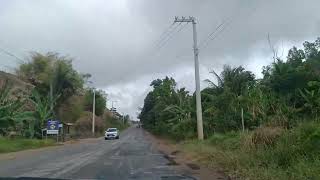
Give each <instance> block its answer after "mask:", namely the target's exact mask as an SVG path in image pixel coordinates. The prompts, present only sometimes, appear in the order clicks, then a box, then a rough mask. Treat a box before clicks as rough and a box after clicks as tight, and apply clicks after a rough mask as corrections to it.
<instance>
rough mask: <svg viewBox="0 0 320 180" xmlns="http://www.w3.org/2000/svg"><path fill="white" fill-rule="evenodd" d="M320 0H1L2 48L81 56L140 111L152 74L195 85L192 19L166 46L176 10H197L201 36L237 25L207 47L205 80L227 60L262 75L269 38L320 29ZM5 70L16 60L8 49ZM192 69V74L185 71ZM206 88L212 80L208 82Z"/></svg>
mask: <svg viewBox="0 0 320 180" xmlns="http://www.w3.org/2000/svg"><path fill="white" fill-rule="evenodd" d="M319 6H320V1H318V0H309V1H300V0H281V1H279V0H268V1H265V0H256V1H253V0H243V1H242V0H241V1H240V0H230V1H219V0H201V1H196V0H175V1H172V0H161V1H155V0H136V1H132V0H109V1H98V0H92V1H81V3H80V2H79V1H76V0H69V1H62V0H57V1H37V0H31V1H18V0H10V1H9V0H3V1H1V2H0V24H1V28H0V34H1V37H2V38H1V39H0V47H2V48H5V49H7V50H9V51H11V52H13V53H15V54H17V55H18V56H21V57H23V56H27V55H28V52H29V51H40V52H47V51H56V52H59V53H62V54H64V55H70V56H71V57H73V58H74V66H75V67H76V68H77V69H78V70H79V71H81V72H84V73H91V74H92V75H93V79H92V80H93V81H94V82H95V84H96V86H98V87H101V88H104V89H106V90H109V91H112V92H108V93H109V94H113V95H111V96H114V98H117V99H121V102H119V106H123V107H124V109H123V111H127V112H130V113H131V114H132V115H133V116H134V111H136V109H137V106H141V103H142V99H143V96H144V95H145V93H146V92H147V91H146V90H147V89H148V84H149V83H150V81H151V80H152V78H157V77H159V76H164V75H166V74H169V75H173V76H174V77H176V78H178V79H179V80H178V83H179V85H181V86H187V87H188V88H189V89H190V90H192V89H193V84H194V83H193V77H192V75H193V56H192V36H191V35H192V31H191V25H190V24H188V25H187V26H186V28H185V29H183V30H182V31H181V32H179V33H177V34H175V36H174V37H173V38H172V39H171V40H170V41H169V42H168V43H167V44H166V45H165V46H164V47H163V48H161V49H156V48H154V45H155V42H156V40H157V39H158V38H159V35H160V34H161V33H162V32H163V31H164V30H165V29H166V27H168V26H169V25H170V24H171V23H172V22H173V19H174V16H182V15H183V16H195V17H196V18H197V20H198V26H197V27H198V37H199V41H200V43H201V41H202V40H203V39H205V37H206V36H207V35H208V34H209V33H210V32H211V31H212V30H213V29H214V28H215V27H216V26H217V25H218V24H220V23H221V22H222V21H224V20H225V19H228V18H230V19H231V23H230V25H229V26H227V28H226V29H225V30H224V31H223V32H222V33H220V34H219V36H218V37H217V38H216V39H215V40H214V41H211V42H210V43H209V45H208V46H207V47H206V48H204V49H203V48H200V63H201V67H202V69H201V70H202V71H206V72H202V74H201V75H202V76H201V79H206V78H207V76H208V73H207V71H208V69H210V68H214V69H215V70H218V71H219V70H221V67H222V66H223V64H225V63H228V64H232V65H244V66H245V67H247V68H249V69H250V70H252V71H253V72H255V73H256V74H258V76H259V72H260V71H261V67H262V65H266V64H268V63H270V61H271V59H270V57H271V55H270V49H269V47H268V44H267V40H266V36H267V34H268V33H269V34H270V36H271V39H272V42H273V43H274V44H275V46H277V47H279V49H281V48H282V44H284V46H283V48H284V49H288V48H289V47H290V46H292V45H293V44H300V43H301V42H302V41H303V40H313V39H315V37H316V36H317V35H319V33H318V32H319V30H320V14H319V13H318V7H319ZM0 58H1V60H0V63H1V64H0V65H1V68H2V69H3V68H4V69H5V68H7V66H9V67H11V68H12V67H14V66H15V65H16V61H15V60H13V59H12V58H11V57H8V56H6V55H4V54H0ZM184 74H186V75H185V76H184ZM203 86H205V85H203Z"/></svg>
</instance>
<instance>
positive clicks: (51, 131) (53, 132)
mask: <svg viewBox="0 0 320 180" xmlns="http://www.w3.org/2000/svg"><path fill="white" fill-rule="evenodd" d="M47 134H59V130H47Z"/></svg>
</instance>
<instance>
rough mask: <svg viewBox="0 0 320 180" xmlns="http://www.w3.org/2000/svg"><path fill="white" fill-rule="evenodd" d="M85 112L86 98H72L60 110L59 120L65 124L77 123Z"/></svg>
mask: <svg viewBox="0 0 320 180" xmlns="http://www.w3.org/2000/svg"><path fill="white" fill-rule="evenodd" d="M83 112H84V97H83V96H76V95H74V96H71V97H70V98H68V100H66V102H64V103H63V104H61V106H60V107H59V109H58V116H59V119H60V120H61V121H63V122H71V123H73V122H75V121H76V120H78V119H79V118H80V117H81V115H82V114H83Z"/></svg>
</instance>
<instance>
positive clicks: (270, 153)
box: [181, 122, 320, 180]
mask: <svg viewBox="0 0 320 180" xmlns="http://www.w3.org/2000/svg"><path fill="white" fill-rule="evenodd" d="M261 132H263V133H261ZM278 133H279V129H278V130H276V131H274V130H273V131H272V130H263V131H262V130H261V129H259V130H257V131H251V132H245V133H239V132H237V133H236V132H233V133H232V132H230V133H226V134H216V135H214V136H211V137H210V138H208V139H206V140H205V141H197V140H194V141H186V142H184V143H183V144H182V145H181V147H182V149H184V150H185V151H186V152H191V153H194V155H195V156H197V157H199V158H200V159H201V161H202V162H205V163H206V164H207V165H208V166H211V167H217V166H219V167H223V168H224V169H225V170H227V171H228V173H229V174H231V176H233V177H247V178H250V179H261V180H262V179H299V180H300V179H301V180H302V179H319V178H320V174H319V172H320V166H319V164H320V158H319V157H320V156H319V148H320V143H319V142H320V124H319V123H318V122H308V123H304V124H301V125H298V126H297V127H295V128H293V129H291V130H288V131H283V132H281V136H280V135H279V134H278ZM275 137H276V138H275ZM255 138H256V141H255V142H254V141H252V139H255Z"/></svg>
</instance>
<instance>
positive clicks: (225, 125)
mask: <svg viewBox="0 0 320 180" xmlns="http://www.w3.org/2000/svg"><path fill="white" fill-rule="evenodd" d="M211 73H212V74H213V77H214V78H215V80H214V81H211V80H206V81H207V82H208V84H209V87H208V88H205V89H203V90H202V92H201V95H202V107H203V119H204V131H205V135H206V136H209V135H212V134H214V132H228V131H234V130H240V129H242V123H241V120H242V118H243V119H244V126H245V127H244V128H245V129H249V130H252V129H256V128H257V127H260V126H262V125H264V126H273V127H274V126H277V127H281V128H284V129H290V128H292V127H294V126H296V125H297V123H299V122H304V121H306V120H307V119H318V116H319V110H320V109H319V108H320V103H319V102H320V101H319V98H320V38H318V39H317V40H316V41H315V42H305V43H303V49H298V48H296V47H293V48H292V49H290V50H289V52H288V56H287V58H286V59H285V60H283V59H280V58H275V59H274V62H273V63H272V64H271V65H269V66H266V67H264V68H263V72H262V73H263V78H262V79H256V78H255V76H254V74H253V73H252V72H250V71H246V70H245V69H244V68H243V67H241V66H239V67H231V66H228V65H226V66H224V69H223V71H222V72H221V74H220V75H218V74H217V73H216V72H214V71H212V72H211ZM151 86H152V87H153V90H152V91H151V92H149V93H148V95H147V96H146V98H145V100H144V106H143V107H142V109H141V114H140V115H139V118H140V120H141V121H142V122H143V125H144V127H145V128H146V129H149V130H151V131H154V132H156V133H160V134H167V135H170V136H172V137H175V138H187V137H192V136H194V135H195V127H196V123H195V121H196V118H195V97H194V95H193V96H191V95H190V94H189V93H188V92H187V91H185V89H177V88H176V82H175V81H174V79H172V78H169V77H166V78H165V79H162V80H161V79H157V80H154V81H153V82H152V83H151ZM242 111H243V112H244V113H243V117H242V113H241V112H242Z"/></svg>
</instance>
